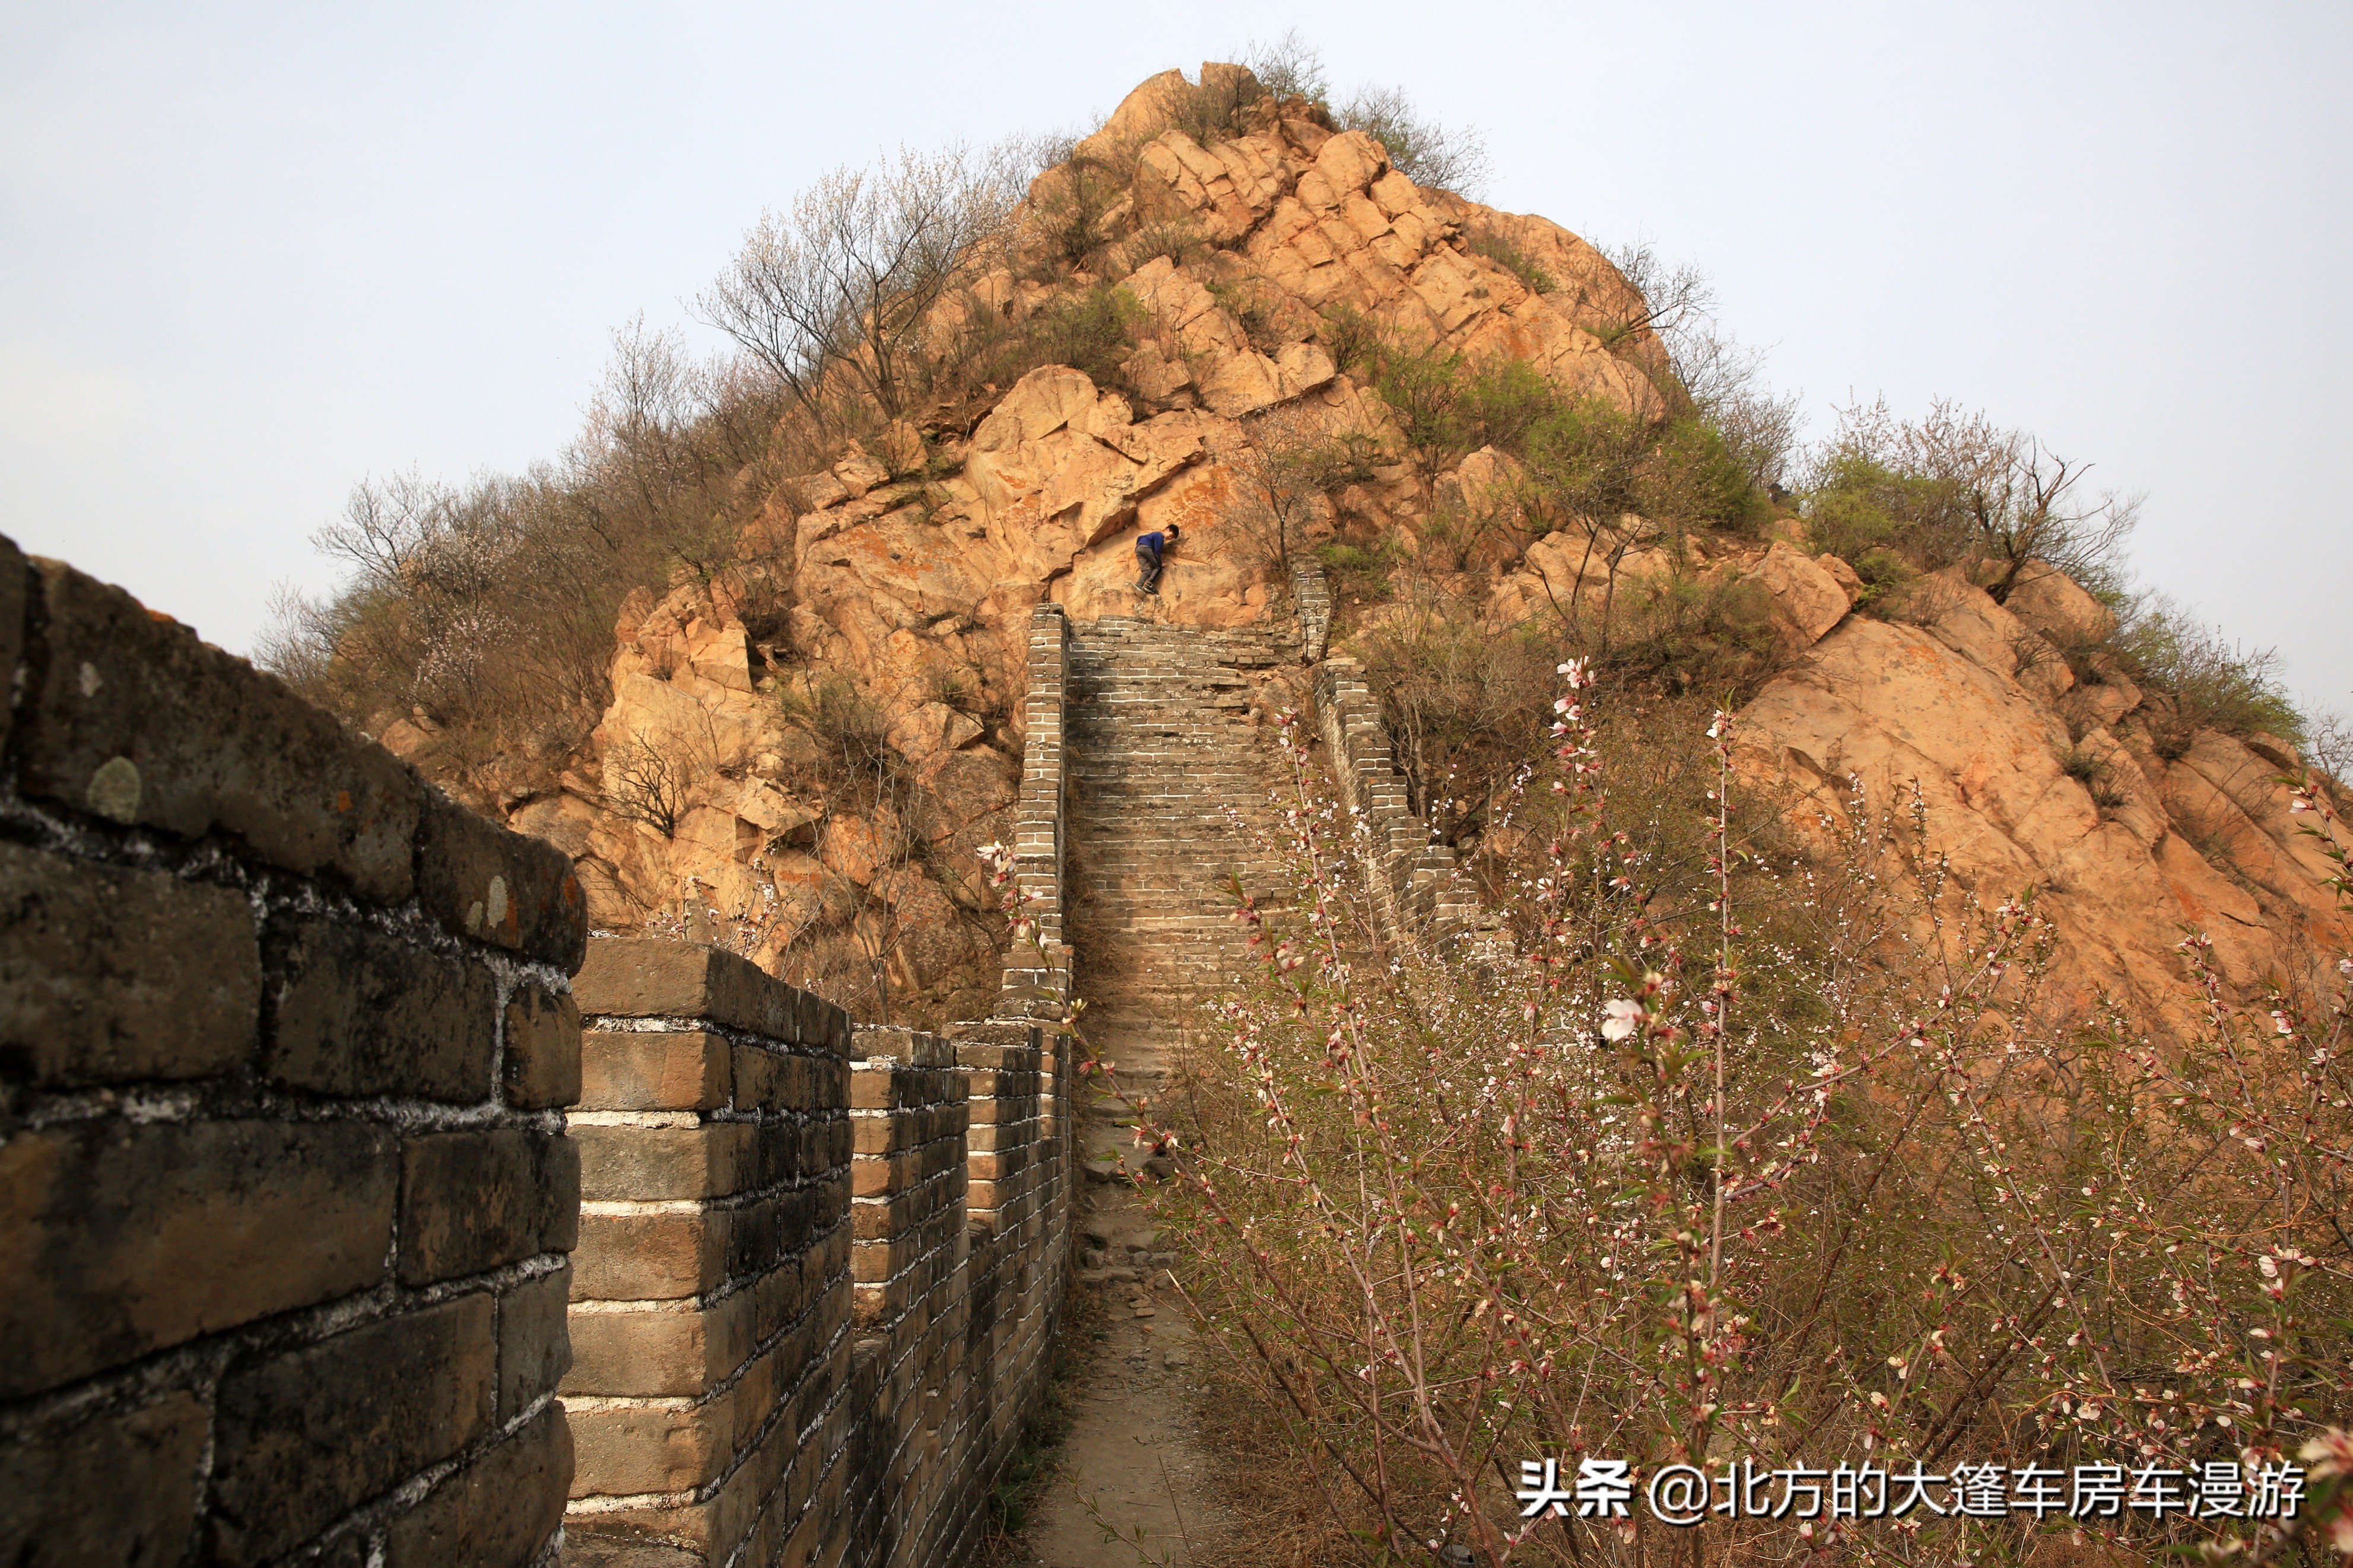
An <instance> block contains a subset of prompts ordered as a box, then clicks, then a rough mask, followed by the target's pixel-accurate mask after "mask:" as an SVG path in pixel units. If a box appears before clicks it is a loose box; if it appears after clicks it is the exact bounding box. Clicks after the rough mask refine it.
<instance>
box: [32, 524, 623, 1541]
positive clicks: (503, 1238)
mask: <svg viewBox="0 0 2353 1568" xmlns="http://www.w3.org/2000/svg"><path fill="white" fill-rule="evenodd" d="M0 670H5V671H6V672H7V674H8V679H9V693H10V695H9V698H8V700H6V702H5V704H0V1280H5V1286H0V1343H5V1344H6V1345H7V1346H8V1349H9V1353H8V1354H7V1355H6V1356H5V1358H0V1561H5V1562H8V1563H24V1564H37V1563H101V1562H102V1563H141V1564H146V1563H153V1564H169V1563H181V1562H183V1561H191V1562H193V1561H204V1562H208V1563H280V1562H292V1561H306V1562H322V1563H335V1564H359V1563H385V1564H411V1563H413V1564H419V1565H427V1564H445V1563H479V1564H486V1565H495V1564H509V1563H512V1564H522V1563H543V1562H549V1561H552V1559H553V1554H554V1551H555V1537H556V1531H557V1530H558V1527H559V1525H560V1523H561V1520H562V1510H563V1499H564V1496H565V1489H566V1484H567V1482H568V1480H569V1478H570V1474H571V1468H572V1447H571V1439H570V1435H569V1432H568V1429H567V1427H566V1425H565V1419H564V1414H563V1411H562V1409H561V1408H560V1407H559V1406H558V1405H556V1403H555V1401H554V1388H555V1384H556V1382H557V1380H558V1379H559V1378H560V1377H561V1376H562V1375H563V1373H564V1372H565V1363H566V1357H567V1353H568V1352H567V1346H566V1338H565V1296H566V1294H567V1289H568V1284H569V1280H568V1273H569V1270H568V1267H567V1262H566V1256H565V1255H566V1254H567V1253H568V1252H569V1251H570V1249H571V1247H572V1245H573V1240H574V1234H575V1226H576V1220H577V1210H578V1199H577V1166H576V1163H575V1145H574V1144H573V1143H572V1142H571V1141H570V1140H569V1139H567V1138H566V1137H565V1132H564V1117H563V1113H562V1110H561V1109H560V1108H561V1107H562V1106H564V1105H565V1104H567V1103H568V1102H569V1101H570V1100H572V1098H573V1096H574V1094H575V1090H576V1088H577V1083H578V1071H579V1059H578V1055H577V1050H578V1040H579V1033H578V1028H577V1025H576V1020H575V1015H574V1012H573V1007H572V1002H571V999H570V996H569V994H568V993H569V983H568V976H569V975H570V973H571V972H572V971H573V970H574V969H575V968H576V967H577V966H578V964H579V963H580V959H581V953H582V948H583V943H584V942H585V937H586V931H585V925H584V903H583V900H582V897H581V892H580V888H579V885H578V883H577V882H576V881H575V879H574V878H573V876H572V869H571V865H570V862H569V861H568V860H567V859H566V858H565V857H564V856H563V855H562V854H561V853H559V852H558V851H556V850H554V849H553V848H550V847H547V846H545V845H543V844H540V843H537V842H535V841H533V840H531V839H527V838H523V837H518V836H516V835H513V834H510V833H508V832H506V831H504V830H503V829H501V828H497V827H494V826H491V825H489V824H487V823H484V822H482V821H481V820H480V819H479V818H476V817H474V816H471V815H470V814H469V813H467V812H466V811H464V810H462V809H461V808H459V807H458V806H456V805H453V804H451V803H450V802H449V801H448V800H447V799H445V798H444V797H442V796H441V795H439V794H438V792H436V791H434V790H432V789H430V788H428V787H427V786H426V785H425V784H422V783H421V782H420V781H419V780H418V779H417V776H416V775H415V774H414V773H412V772H411V771H410V770H408V769H407V768H406V766H404V765H403V764H402V763H399V762H398V761H397V760H396V759H395V758H394V757H392V756H391V755H390V754H389V753H387V752H384V751H383V750H381V749H380V748H378V747H376V746H375V745H373V744H371V743H369V742H364V741H362V740H360V739H358V738H357V737H355V736H353V735H352V734H350V733H349V732H347V731H344V730H343V729H342V728H341V727H339V726H338V725H337V724H336V722H335V721H333V720H332V719H331V718H329V717H328V716H326V715H325V714H323V713H322V712H320V711H319V710H315V709H313V708H311V707H310V706H308V705H307V704H305V703H303V702H302V701H301V700H298V699H297V698H295V697H294V696H293V695H291V694H290V692H289V691H288V690H287V689H285V688H284V687H283V686H282V685H281V684H280V682H278V681H277V680H276V679H273V678H271V677H269V676H266V675H263V674H260V673H259V672H257V671H256V670H254V669H253V668H252V667H251V666H249V665H248V664H247V663H246V662H245V661H243V660H241V659H237V658H232V657H231V656H229V655H227V654H226V653H223V652H222V651H220V650H219V649H217V648H214V647H208V646H207V645H206V644H205V643H203V642H202V641H200V640H199V639H198V638H197V637H196V636H195V634H194V633H193V632H191V631H189V630H188V629H187V628H185V627H184V626H178V625H176V624H174V623H173V622H171V621H169V620H166V619H164V618H162V617H158V616H153V615H151V614H150V613H149V612H148V611H147V610H146V609H145V608H143V607H142V605H139V604H138V603H137V602H136V601H135V600H133V599H132V598H131V597H130V596H129V595H126V594H124V593H122V592H121V590H119V589H115V588H111V587H108V586H106V585H105V584H100V583H98V582H95V581H93V580H92V579H90V578H89V577H87V576H85V575H83V574H80V573H78V572H75V571H73V570H72V569H71V568H69V567H68V566H65V565H63V564H61V563H55V562H45V561H29V562H28V561H27V560H26V559H25V558H24V557H23V556H21V555H20V554H19V553H18V552H17V551H16V547H15V546H14V545H13V544H10V543H8V542H6V541H5V540H0Z"/></svg>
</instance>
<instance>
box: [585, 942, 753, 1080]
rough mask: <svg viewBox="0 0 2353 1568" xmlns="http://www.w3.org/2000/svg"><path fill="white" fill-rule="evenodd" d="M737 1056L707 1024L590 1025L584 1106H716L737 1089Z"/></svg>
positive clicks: (586, 1041)
mask: <svg viewBox="0 0 2353 1568" xmlns="http://www.w3.org/2000/svg"><path fill="white" fill-rule="evenodd" d="M597 945H598V946H599V947H600V948H601V947H602V946H603V945H604V944H603V943H602V942H599V943H598V944H597ZM732 1060H733V1047H730V1046H729V1045H728V1044H727V1039H726V1037H725V1036H723V1035H714V1034H711V1033H709V1032H708V1031H705V1030H702V1029H665V1030H661V1031H659V1032H644V1031H639V1030H635V1029H590V1030H587V1031H586V1033H584V1034H583V1035H582V1036H581V1037H580V1109H581V1110H718V1109H719V1108H720V1107H722V1106H724V1105H725V1104H727V1103H728V1100H729V1098H730V1096H731V1094H732V1092H733V1070H732V1068H731V1063H732Z"/></svg>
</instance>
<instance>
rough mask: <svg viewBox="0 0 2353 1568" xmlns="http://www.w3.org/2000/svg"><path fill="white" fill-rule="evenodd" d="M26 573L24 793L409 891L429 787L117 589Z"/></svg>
mask: <svg viewBox="0 0 2353 1568" xmlns="http://www.w3.org/2000/svg"><path fill="white" fill-rule="evenodd" d="M34 573H35V577H34V582H33V583H32V584H31V586H32V589H33V593H34V595H36V596H37V599H38V600H39V603H40V610H41V616H40V620H41V632H40V645H41V646H40V647H39V650H38V653H37V656H36V657H34V658H32V660H31V667H32V668H33V669H34V671H35V672H36V679H35V681H34V682H33V684H32V687H31V689H28V690H26V692H25V694H24V696H23V699H22V700H21V703H20V706H19V707H18V710H17V712H16V739H15V741H14V742H13V743H14V745H15V746H16V754H17V756H18V758H19V772H18V779H19V783H20V784H21V787H22V788H23V789H24V791H25V793H26V795H31V796H33V797H35V798H37V799H42V800H53V801H58V802H59V803H61V804H63V805H67V806H69V807H70V808H72V809H73V810H75V811H82V812H90V813H92V814H94V815H97V816H105V817H108V818H110V819H111V820H113V821H117V822H122V823H139V824H142V825H144V826H150V827H160V828H163V829H164V830H165V831H167V832H171V833H176V834H180V835H182V836H183V837H191V838H194V837H202V836H204V835H206V834H208V833H211V832H213V831H215V830H219V831H221V832H225V833H228V834H231V835H233V836H235V837H237V838H239V839H241V840H243V841H244V844H245V847H247V848H248V850H250V851H251V852H252V853H253V854H254V855H255V856H257V857H258V858H260V859H262V860H264V861H266V862H268V863H269V864H270V865H273V866H280V867H283V868H285V869H287V870H290V871H298V872H303V873H310V872H331V873H332V874H333V875H335V876H336V877H338V878H340V879H343V880H344V881H347V882H348V883H350V885H351V886H352V888H353V890H355V891H356V892H358V893H359V894H360V895H361V896H362V897H364V898H367V899H372V900H375V901H377V902H379V903H387V904H391V903H398V902H400V901H401V900H405V899H406V898H407V897H408V894H409V891H410V888H411V885H412V877H413V856H414V847H415V843H416V837H417V814H418V810H419V807H420V805H421V803H422V801H423V798H424V789H423V786H422V785H421V784H419V783H418V782H417V777H416V775H415V774H414V773H410V772H409V770H408V769H407V768H406V766H404V765H403V764H402V763H401V762H400V761H399V759H397V758H396V757H395V756H393V755H392V753H391V752H386V751H385V750H384V748H382V747H381V746H377V745H375V744H374V743H373V742H367V741H363V740H361V739H359V738H358V737H357V736H354V735H352V734H350V733H348V732H347V731H344V729H343V726H342V725H341V724H339V723H337V722H336V721H335V720H334V719H333V718H332V717H331V716H330V715H328V714H326V713H324V712H322V711H321V710H319V709H316V708H313V707H312V706H311V705H310V704H309V703H307V702H304V701H303V700H301V698H299V697H296V696H295V695H294V694H293V693H292V692H291V691H290V690H288V689H286V687H285V685H284V683H283V682H281V681H280V680H279V679H277V678H276V677H275V676H270V675H265V674H263V673H262V672H261V671H259V670H257V669H255V668H253V667H252V666H251V665H249V664H248V663H247V662H246V661H245V660H243V659H241V658H237V657H235V656H234V655H232V654H227V653H224V652H222V651H221V650H220V649H219V648H216V647H211V646H209V645H207V644H206V643H204V642H202V641H201V640H199V639H198V638H197V637H196V635H195V633H194V632H192V631H190V630H189V629H188V628H187V627H185V626H181V625H179V624H178V623H176V622H174V621H168V620H158V619H157V618H156V617H154V616H150V615H149V614H148V613H147V610H146V608H145V607H144V606H143V605H141V604H140V603H139V602H138V601H137V600H136V599H133V598H132V596H131V595H128V594H126V593H124V592H123V591H122V590H121V589H120V588H113V587H109V586H108V585H107V584H103V583H100V582H98V581H96V580H95V579H93V578H90V577H88V576H85V575H83V574H81V573H79V572H77V571H75V570H74V569H73V568H72V567H70V566H68V565H65V564H64V563H61V562H56V561H37V562H35V563H34ZM27 652H28V653H32V652H33V650H32V649H29V648H28V649H27Z"/></svg>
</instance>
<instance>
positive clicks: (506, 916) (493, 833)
mask: <svg viewBox="0 0 2353 1568" xmlns="http://www.w3.org/2000/svg"><path fill="white" fill-rule="evenodd" d="M417 898H418V899H419V900H420V901H422V902H423V904H424V905H425V909H426V911H427V913H429V914H430V915H432V916H433V917H434V918H435V919H436V920H438V921H440V922H441V924H442V926H443V928H444V929H445V930H447V931H450V932H452V933H453V934H455V935H458V936H470V937H472V938H474V939H475V940H477V941H479V942H490V943H491V944H493V945H494V946H498V947H503V948H505V949H507V950H508V951H510V952H520V953H522V955H523V956H525V957H526V958H535V959H538V960H540V961H541V962H542V963H553V964H555V965H558V966H559V967H561V968H562V969H563V970H564V972H565V973H567V974H568V973H572V972H573V971H575V970H576V969H578V968H579V967H580V961H581V956H582V954H583V952H585V951H586V946H587V942H588V899H587V895H586V893H584V892H583V891H582V890H581V888H580V879H579V878H578V877H576V876H575V875H574V874H573V870H572V857H570V856H569V855H566V854H565V852H564V851H563V850H561V849H558V848H557V847H555V846H554V845H553V844H550V843H547V842H546V841H544V840H543V839H538V838H532V837H526V836H525V835H523V834H521V833H514V832H510V831H509V830H508V829H506V828H504V827H501V826H499V825H498V824H497V823H494V822H491V821H487V820H485V819H484V818H482V817H480V816H475V815H474V814H473V813H472V812H470V811H468V810H467V809H466V808H465V807H464V806H462V805H459V804H458V803H457V802H456V801H454V800H451V799H450V798H449V797H448V795H443V794H442V793H441V792H440V791H439V790H438V789H428V790H427V792H426V794H425V799H424V805H423V813H422V816H421V818H420V820H419V822H418V825H417Z"/></svg>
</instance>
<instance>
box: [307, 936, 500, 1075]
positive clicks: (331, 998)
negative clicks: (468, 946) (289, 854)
mask: <svg viewBox="0 0 2353 1568" xmlns="http://www.w3.org/2000/svg"><path fill="white" fill-rule="evenodd" d="M268 958H269V980H270V984H269V1001H270V1007H269V1025H268V1030H267V1032H268V1036H269V1041H268V1044H267V1045H266V1047H264V1049H263V1052H262V1068H263V1070H264V1071H265V1072H267V1073H268V1074H269V1078H270V1079H271V1080H272V1081H273V1082H277V1083H280V1084H285V1085H288V1086H290V1087H291V1088H296V1089H314V1090H316V1091H318V1092H319V1093H321V1094H337V1095H389V1096H394V1097H396V1098H407V1097H410V1096H417V1097H421V1098H423V1099H427V1100H448V1101H452V1102H456V1103H459V1104H472V1103H474V1102H476V1101H479V1100H487V1099H489V1098H490V1095H491V1060H492V1058H493V1057H494V1056H495V1054H496V1052H497V1049H498V1022H499V1020H498V1012H499V996H498V983H497V981H496V980H495V979H494V978H492V976H491V973H490V971H488V970H487V969H485V968H483V967H482V966H481V965H480V964H479V963H466V962H465V961H463V960H461V959H457V958H451V957H448V956H447V955H445V954H442V953H438V952H432V951H430V950H429V949H427V948H422V947H419V946H417V944H416V943H414V942H404V941H402V940H401V939H399V938H398V937H394V936H388V935H386V934H385V933H383V932H381V931H371V930H368V929H367V928H365V927H363V926H354V925H349V924H344V923H343V922H340V921H328V920H317V919H306V920H296V921H289V922H287V923H286V924H285V925H284V926H282V927H280V928H276V929H273V930H272V931H270V933H269V946H268Z"/></svg>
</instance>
